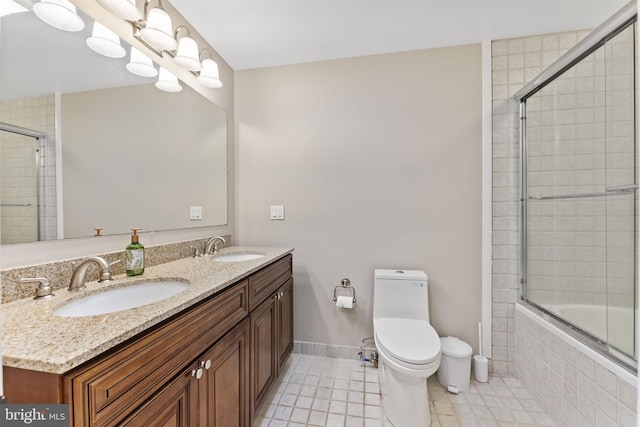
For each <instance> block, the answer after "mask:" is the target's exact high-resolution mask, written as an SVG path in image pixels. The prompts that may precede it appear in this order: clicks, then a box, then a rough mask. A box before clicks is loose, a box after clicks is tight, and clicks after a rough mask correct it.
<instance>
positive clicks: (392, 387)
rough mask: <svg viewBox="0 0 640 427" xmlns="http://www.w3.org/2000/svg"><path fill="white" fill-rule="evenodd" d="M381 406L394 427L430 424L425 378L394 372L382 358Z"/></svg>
mask: <svg viewBox="0 0 640 427" xmlns="http://www.w3.org/2000/svg"><path fill="white" fill-rule="evenodd" d="M378 375H379V377H380V391H381V394H382V409H383V411H384V413H385V415H386V416H387V418H388V419H389V421H391V424H393V426H394V427H429V426H430V425H431V409H430V408H429V391H428V389H427V379H426V378H416V377H410V376H408V375H404V374H401V373H399V372H396V371H393V370H392V369H390V368H389V367H388V366H386V365H385V363H384V361H383V360H380V361H379V364H378Z"/></svg>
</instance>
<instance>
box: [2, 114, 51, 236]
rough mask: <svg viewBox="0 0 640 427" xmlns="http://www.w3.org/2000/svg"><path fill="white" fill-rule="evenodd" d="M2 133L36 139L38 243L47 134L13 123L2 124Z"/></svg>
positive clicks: (40, 233) (40, 228) (40, 229)
mask: <svg viewBox="0 0 640 427" xmlns="http://www.w3.org/2000/svg"><path fill="white" fill-rule="evenodd" d="M0 131H5V132H10V133H15V134H17V135H22V136H26V137H30V138H35V139H36V145H37V149H36V153H35V156H36V159H35V163H36V221H37V233H38V240H37V241H38V242H39V241H41V240H42V222H41V214H40V207H41V205H42V204H41V203H40V198H41V197H42V194H41V190H40V187H41V182H40V180H41V179H42V175H41V173H40V171H41V167H42V153H41V152H42V150H43V148H44V146H45V144H44V140H45V138H46V134H45V133H44V132H40V131H36V130H32V129H28V128H25V127H22V126H16V125H12V124H11V123H5V122H0Z"/></svg>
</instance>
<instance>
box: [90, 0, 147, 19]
mask: <svg viewBox="0 0 640 427" xmlns="http://www.w3.org/2000/svg"><path fill="white" fill-rule="evenodd" d="M98 4H100V6H102V7H104V8H105V9H107V10H108V11H109V12H111V13H113V14H114V15H116V16H117V17H118V18H121V19H125V20H127V21H132V22H134V21H139V20H140V19H141V18H142V13H140V10H139V9H138V8H137V7H136V0H98Z"/></svg>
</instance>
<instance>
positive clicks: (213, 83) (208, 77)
mask: <svg viewBox="0 0 640 427" xmlns="http://www.w3.org/2000/svg"><path fill="white" fill-rule="evenodd" d="M196 81H198V82H199V83H200V84H201V85H203V86H206V87H210V88H212V89H218V88H221V87H222V82H221V81H220V74H219V72H218V64H216V61H214V60H213V59H211V58H207V59H205V60H204V61H202V71H200V74H199V75H198V77H196Z"/></svg>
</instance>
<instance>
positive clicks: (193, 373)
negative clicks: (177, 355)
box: [191, 368, 203, 380]
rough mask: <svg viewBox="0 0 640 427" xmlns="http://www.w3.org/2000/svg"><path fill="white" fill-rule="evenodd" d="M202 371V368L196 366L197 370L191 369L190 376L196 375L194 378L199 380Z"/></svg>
mask: <svg viewBox="0 0 640 427" xmlns="http://www.w3.org/2000/svg"><path fill="white" fill-rule="evenodd" d="M202 372H203V371H202V368H198V370H197V371H196V370H195V369H194V370H193V371H191V376H192V377H196V379H197V380H199V379H200V378H202Z"/></svg>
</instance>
